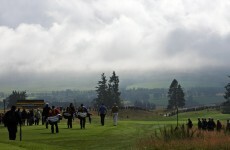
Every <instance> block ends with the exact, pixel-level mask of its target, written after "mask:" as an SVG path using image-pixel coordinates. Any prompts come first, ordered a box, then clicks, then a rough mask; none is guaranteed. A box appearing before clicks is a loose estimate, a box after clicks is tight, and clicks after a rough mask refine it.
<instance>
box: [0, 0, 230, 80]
mask: <svg viewBox="0 0 230 150" xmlns="http://www.w3.org/2000/svg"><path fill="white" fill-rule="evenodd" d="M229 10H230V1H229V0H212V1H210V0H68V1H67V0H0V77H2V78H4V79H5V78H6V77H7V76H8V74H9V73H12V72H14V73H15V72H17V73H20V74H21V76H23V74H24V73H26V74H27V75H28V74H29V73H30V72H33V73H38V75H37V76H39V75H42V74H43V73H44V74H46V75H47V74H55V73H56V72H58V73H60V72H62V73H63V72H64V73H70V72H75V73H78V72H81V73H82V72H85V71H87V72H94V71H97V72H104V71H108V70H109V71H113V70H115V71H120V72H122V71H126V72H127V71H135V70H138V71H158V70H162V68H163V69H164V70H178V71H185V72H186V71H188V70H202V69H204V68H209V67H212V68H221V67H229V64H230V59H229V56H230V13H229Z"/></svg>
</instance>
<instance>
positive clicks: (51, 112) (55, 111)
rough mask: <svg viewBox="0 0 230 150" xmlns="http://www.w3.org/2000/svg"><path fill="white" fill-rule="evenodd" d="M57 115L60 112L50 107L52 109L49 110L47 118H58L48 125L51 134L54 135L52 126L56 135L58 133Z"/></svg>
mask: <svg viewBox="0 0 230 150" xmlns="http://www.w3.org/2000/svg"><path fill="white" fill-rule="evenodd" d="M58 114H60V112H59V111H58V110H57V109H55V107H54V106H52V109H51V110H50V112H49V117H58V119H57V120H55V121H50V125H51V132H52V133H54V126H55V129H56V133H59V129H58V121H59V116H58Z"/></svg>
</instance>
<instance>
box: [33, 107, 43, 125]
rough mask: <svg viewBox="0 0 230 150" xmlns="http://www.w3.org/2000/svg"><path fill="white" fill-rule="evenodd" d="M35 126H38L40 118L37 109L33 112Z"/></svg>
mask: <svg viewBox="0 0 230 150" xmlns="http://www.w3.org/2000/svg"><path fill="white" fill-rule="evenodd" d="M34 116H35V125H39V121H40V118H41V112H40V110H39V109H37V110H36V111H35V115H34Z"/></svg>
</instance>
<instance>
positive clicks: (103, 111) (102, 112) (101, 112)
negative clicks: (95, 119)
mask: <svg viewBox="0 0 230 150" xmlns="http://www.w3.org/2000/svg"><path fill="white" fill-rule="evenodd" d="M106 113H107V108H106V107H105V105H104V104H103V103H102V104H101V106H100V108H99V110H98V115H100V117H101V125H102V126H104V124H105V115H106Z"/></svg>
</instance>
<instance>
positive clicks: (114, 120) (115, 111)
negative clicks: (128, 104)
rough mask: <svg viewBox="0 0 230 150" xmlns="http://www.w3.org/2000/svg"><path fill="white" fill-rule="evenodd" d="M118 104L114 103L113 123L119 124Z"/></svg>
mask: <svg viewBox="0 0 230 150" xmlns="http://www.w3.org/2000/svg"><path fill="white" fill-rule="evenodd" d="M118 110H119V108H118V106H117V104H116V103H114V105H113V107H112V112H111V113H112V115H113V125H114V126H117V119H118Z"/></svg>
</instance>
